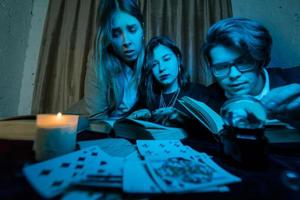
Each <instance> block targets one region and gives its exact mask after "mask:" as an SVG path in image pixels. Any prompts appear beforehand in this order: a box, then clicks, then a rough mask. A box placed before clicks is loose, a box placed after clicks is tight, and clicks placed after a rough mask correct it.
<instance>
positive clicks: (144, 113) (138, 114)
mask: <svg viewBox="0 0 300 200" xmlns="http://www.w3.org/2000/svg"><path fill="white" fill-rule="evenodd" d="M127 118H130V119H142V120H148V119H150V118H151V112H150V110H148V109H146V108H144V109H140V110H136V111H134V112H133V113H131V114H130V115H129V116H128V117H127Z"/></svg>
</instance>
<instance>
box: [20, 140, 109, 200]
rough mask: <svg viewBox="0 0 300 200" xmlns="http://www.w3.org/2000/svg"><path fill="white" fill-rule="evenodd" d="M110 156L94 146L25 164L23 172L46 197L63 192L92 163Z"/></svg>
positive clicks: (87, 169)
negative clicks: (28, 164)
mask: <svg viewBox="0 0 300 200" xmlns="http://www.w3.org/2000/svg"><path fill="white" fill-rule="evenodd" d="M109 158H110V156H109V155H107V154H106V153H105V152H103V151H101V150H100V149H99V148H98V147H96V146H93V147H89V148H86V149H82V150H80V151H76V152H73V153H70V154H67V155H64V156H60V157H57V158H54V159H51V160H47V161H44V162H40V163H37V164H33V165H30V166H25V167H24V168H23V173H24V175H25V177H26V178H27V180H28V181H29V183H30V184H31V185H32V186H33V188H34V189H35V190H36V191H37V192H38V193H39V194H40V195H41V196H42V197H44V198H52V197H55V196H57V195H59V194H61V193H62V192H63V191H64V190H65V189H66V188H67V187H68V186H69V185H70V184H71V183H72V182H73V181H76V180H78V179H80V177H81V176H83V175H84V174H85V172H86V171H89V168H90V167H91V165H90V163H94V162H93V161H95V160H102V159H106V160H109Z"/></svg>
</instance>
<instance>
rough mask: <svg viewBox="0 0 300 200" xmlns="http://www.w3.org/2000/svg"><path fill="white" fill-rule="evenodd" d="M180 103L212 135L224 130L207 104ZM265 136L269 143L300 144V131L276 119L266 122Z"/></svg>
mask: <svg viewBox="0 0 300 200" xmlns="http://www.w3.org/2000/svg"><path fill="white" fill-rule="evenodd" d="M178 101H179V103H180V104H181V105H182V106H183V107H184V108H185V109H186V110H187V111H188V112H189V113H190V114H191V115H192V116H193V117H194V118H196V119H197V120H198V121H199V122H200V123H201V124H203V125H204V126H205V127H206V128H207V129H208V130H209V131H210V132H211V133H213V134H219V133H220V132H221V131H222V130H223V125H224V122H223V119H222V117H221V116H220V115H219V114H218V113H216V112H215V111H214V110H212V109H211V108H210V107H209V106H207V105H206V104H205V103H203V102H200V101H197V100H195V99H193V98H190V97H187V96H185V97H182V99H180V100H178ZM265 136H266V137H267V138H268V140H269V143H294V142H300V130H297V129H294V128H292V127H291V126H289V125H288V124H286V123H284V122H281V121H279V120H276V119H267V120H266V122H265Z"/></svg>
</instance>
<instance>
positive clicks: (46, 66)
mask: <svg viewBox="0 0 300 200" xmlns="http://www.w3.org/2000/svg"><path fill="white" fill-rule="evenodd" d="M98 3H99V0H51V1H50V2H49V8H48V14H47V18H46V23H45V27H44V35H43V41H42V47H41V52H40V57H39V67H38V72H37V78H36V82H35V90H34V96H33V103H32V113H33V114H36V113H56V112H59V111H65V110H66V109H67V108H69V107H70V106H71V105H72V104H74V103H75V102H77V101H78V100H80V99H81V98H82V97H83V88H84V77H85V72H86V63H87V58H88V54H89V50H90V49H91V47H92V45H93V42H94V37H95V24H96V23H95V19H96V14H97V13H96V11H97V6H98ZM140 5H141V9H142V12H143V13H144V17H145V38H146V41H148V40H149V39H150V38H151V37H153V36H156V35H166V36H169V37H170V38H171V39H173V40H175V41H176V42H177V44H178V46H179V47H180V48H181V50H182V53H183V58H184V64H185V65H186V67H187V68H188V72H189V73H190V75H191V80H192V81H194V82H198V83H202V84H205V85H208V84H210V83H211V81H212V78H211V76H210V73H209V72H208V71H207V69H204V68H203V67H201V64H200V48H201V45H202V44H203V41H204V37H205V34H206V32H207V30H208V28H209V27H210V26H211V25H212V24H213V23H214V22H216V21H218V20H220V19H223V18H227V17H230V16H232V8H231V0H140Z"/></svg>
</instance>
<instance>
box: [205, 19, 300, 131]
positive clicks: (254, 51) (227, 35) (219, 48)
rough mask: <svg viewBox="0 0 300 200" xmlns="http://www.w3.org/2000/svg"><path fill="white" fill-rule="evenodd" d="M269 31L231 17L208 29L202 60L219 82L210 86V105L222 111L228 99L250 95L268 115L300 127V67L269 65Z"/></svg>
mask: <svg viewBox="0 0 300 200" xmlns="http://www.w3.org/2000/svg"><path fill="white" fill-rule="evenodd" d="M271 46H272V38H271V36H270V34H269V31H268V30H267V29H266V28H265V27H263V26H262V25H261V24H259V23H258V22H256V21H254V20H250V19H246V18H228V19H224V20H221V21H219V22H217V23H215V24H214V25H213V26H212V27H211V28H210V29H209V30H208V34H207V37H206V43H205V44H204V45H203V49H202V59H203V63H204V64H205V65H206V67H208V68H209V69H210V70H211V72H212V74H213V76H214V78H215V79H216V81H217V83H215V84H212V85H211V86H209V87H208V88H209V90H210V91H211V95H210V98H209V101H208V104H209V105H210V106H211V107H212V108H213V109H215V110H216V111H219V109H220V107H221V106H222V104H223V103H224V102H225V101H226V100H227V99H229V98H232V97H236V96H241V95H251V96H253V97H255V98H256V99H258V100H260V101H261V102H262V103H263V104H264V105H265V107H266V108H267V109H268V111H269V115H270V116H272V117H275V118H278V119H281V120H283V121H286V122H289V123H291V124H292V125H294V126H296V127H300V84H299V83H300V76H299V74H300V67H295V68H286V69H282V68H266V67H267V65H268V64H269V62H270V59H271Z"/></svg>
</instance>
